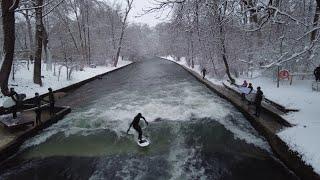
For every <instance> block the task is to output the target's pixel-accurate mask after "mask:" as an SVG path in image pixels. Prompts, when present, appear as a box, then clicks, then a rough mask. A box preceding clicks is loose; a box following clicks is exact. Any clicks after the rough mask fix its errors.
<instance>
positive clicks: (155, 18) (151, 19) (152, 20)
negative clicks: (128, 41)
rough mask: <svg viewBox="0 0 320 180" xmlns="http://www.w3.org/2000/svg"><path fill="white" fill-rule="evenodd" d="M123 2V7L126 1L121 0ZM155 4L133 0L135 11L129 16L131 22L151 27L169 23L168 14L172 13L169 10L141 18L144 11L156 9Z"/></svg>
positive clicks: (142, 0) (151, 0)
mask: <svg viewBox="0 0 320 180" xmlns="http://www.w3.org/2000/svg"><path fill="white" fill-rule="evenodd" d="M119 1H123V3H122V4H123V5H125V1H126V0H119ZM152 2H154V1H153V0H133V9H132V11H131V12H130V14H129V16H130V19H129V21H130V22H137V23H145V24H148V25H150V26H155V25H156V24H158V23H160V22H163V21H168V20H169V19H168V17H167V16H168V13H169V12H170V11H169V10H166V11H164V12H163V13H162V12H158V13H152V14H146V15H143V16H141V15H142V14H143V13H144V12H143V9H145V10H146V9H148V8H150V7H154V4H153V3H152ZM140 16H141V17H140Z"/></svg>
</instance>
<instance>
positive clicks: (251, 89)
mask: <svg viewBox="0 0 320 180" xmlns="http://www.w3.org/2000/svg"><path fill="white" fill-rule="evenodd" d="M248 88H249V89H250V91H249V93H248V94H250V93H251V92H252V91H253V86H252V84H251V83H249V86H248Z"/></svg>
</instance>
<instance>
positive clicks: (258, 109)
mask: <svg viewBox="0 0 320 180" xmlns="http://www.w3.org/2000/svg"><path fill="white" fill-rule="evenodd" d="M240 87H242V88H248V89H249V91H248V92H242V93H241V97H242V100H245V99H246V98H245V97H246V95H248V94H252V93H253V86H252V83H248V82H247V81H246V80H244V81H243V83H242V85H241V86H240ZM262 99H263V92H262V91H261V87H260V86H258V87H257V91H256V93H255V98H254V101H253V102H254V105H255V107H256V112H255V114H254V115H256V116H257V117H259V116H260V113H261V102H262ZM249 104H251V102H249Z"/></svg>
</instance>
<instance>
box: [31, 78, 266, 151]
mask: <svg viewBox="0 0 320 180" xmlns="http://www.w3.org/2000/svg"><path fill="white" fill-rule="evenodd" d="M139 112H141V113H142V114H143V116H144V117H146V119H147V120H148V121H151V122H152V121H154V120H156V119H157V118H161V119H165V120H173V121H174V120H179V121H189V120H190V119H191V118H200V119H201V118H212V119H215V120H217V121H218V122H219V123H221V124H222V125H224V126H225V127H226V129H228V130H229V131H231V132H232V133H233V134H234V137H235V138H239V139H242V140H245V141H246V142H247V143H251V144H254V145H256V146H258V147H260V148H263V149H269V148H268V147H269V146H268V145H267V143H266V142H265V141H264V139H262V138H261V137H260V136H258V135H256V133H253V132H254V129H253V128H252V127H251V125H250V124H249V123H248V122H247V120H246V119H245V118H244V117H243V115H242V114H241V113H239V112H238V111H237V110H236V109H235V108H234V107H232V106H231V105H230V104H228V103H226V102H225V101H224V100H222V99H221V98H219V97H218V96H216V95H214V94H212V93H211V92H210V91H209V90H208V89H205V88H204V87H202V86H199V85H196V86H195V85H193V84H192V83H190V82H180V83H175V84H173V83H172V84H167V85H166V86H163V87H159V88H158V89H157V90H154V91H148V90H146V89H142V90H141V91H130V90H119V91H118V92H115V93H111V94H106V95H105V96H104V97H101V98H100V99H98V100H96V101H95V102H94V103H90V105H89V106H88V107H85V109H78V112H73V113H71V114H70V115H69V116H67V117H66V118H65V119H64V120H63V121H60V122H58V123H57V124H55V125H54V126H52V127H50V128H48V129H47V130H45V131H44V133H41V134H40V135H38V136H36V137H34V138H32V139H31V140H30V141H28V142H27V143H25V144H28V145H25V147H30V146H32V145H37V144H40V143H43V142H45V141H46V140H47V139H49V138H50V137H51V136H52V135H54V134H57V133H59V132H63V133H64V134H65V136H66V137H68V136H70V135H73V134H79V133H80V134H81V135H84V136H85V135H89V134H91V133H96V130H99V129H110V130H112V131H114V132H116V134H117V135H118V136H123V135H125V132H126V130H127V128H128V126H129V124H130V122H131V121H132V119H133V117H134V116H135V115H136V114H137V113H139ZM230 115H232V116H233V118H231V119H228V118H226V117H227V116H230Z"/></svg>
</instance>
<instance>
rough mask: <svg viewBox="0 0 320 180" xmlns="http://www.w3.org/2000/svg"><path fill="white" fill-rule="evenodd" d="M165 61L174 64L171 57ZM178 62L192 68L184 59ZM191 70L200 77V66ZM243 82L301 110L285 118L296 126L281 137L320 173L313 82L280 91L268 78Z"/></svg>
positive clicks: (319, 101)
mask: <svg viewBox="0 0 320 180" xmlns="http://www.w3.org/2000/svg"><path fill="white" fill-rule="evenodd" d="M163 58H165V59H168V60H171V61H175V60H174V58H172V57H171V56H168V57H163ZM177 63H178V64H180V65H183V66H185V67H187V68H189V67H188V66H187V63H186V61H185V60H184V59H182V60H181V61H179V62H177ZM189 69H191V68H189ZM191 70H193V71H195V72H197V73H199V74H201V70H200V67H199V65H195V67H194V69H191ZM207 79H208V80H209V81H211V82H213V83H215V84H218V85H221V83H222V81H221V80H216V79H214V78H210V77H208V78H207ZM243 80H247V81H248V83H249V82H250V83H252V84H253V87H254V88H256V87H258V86H260V87H261V89H262V91H263V92H264V95H265V97H267V98H268V99H270V100H273V101H275V102H277V103H279V104H281V105H284V106H285V107H287V108H293V109H299V112H292V113H289V114H287V115H284V116H283V117H284V118H285V119H286V120H287V121H289V122H290V123H292V124H295V125H296V126H294V127H291V128H286V129H284V130H282V131H281V132H279V133H278V136H279V137H280V138H281V139H282V140H283V141H285V142H286V143H287V144H288V145H289V147H290V148H291V149H292V150H294V151H296V152H298V153H299V154H300V155H301V157H302V159H303V160H304V161H305V163H306V164H308V165H310V166H312V167H313V168H314V171H315V172H316V173H318V174H320V143H318V141H319V140H318V138H319V136H320V118H319V116H320V111H319V110H320V109H319V107H320V92H315V91H312V88H311V86H312V81H311V80H295V79H294V80H293V83H292V85H291V86H290V85H289V82H288V81H282V82H281V84H280V87H279V88H277V85H276V82H275V81H274V80H272V79H270V78H266V77H258V78H254V79H249V78H238V79H236V81H237V83H238V84H242V82H243Z"/></svg>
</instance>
